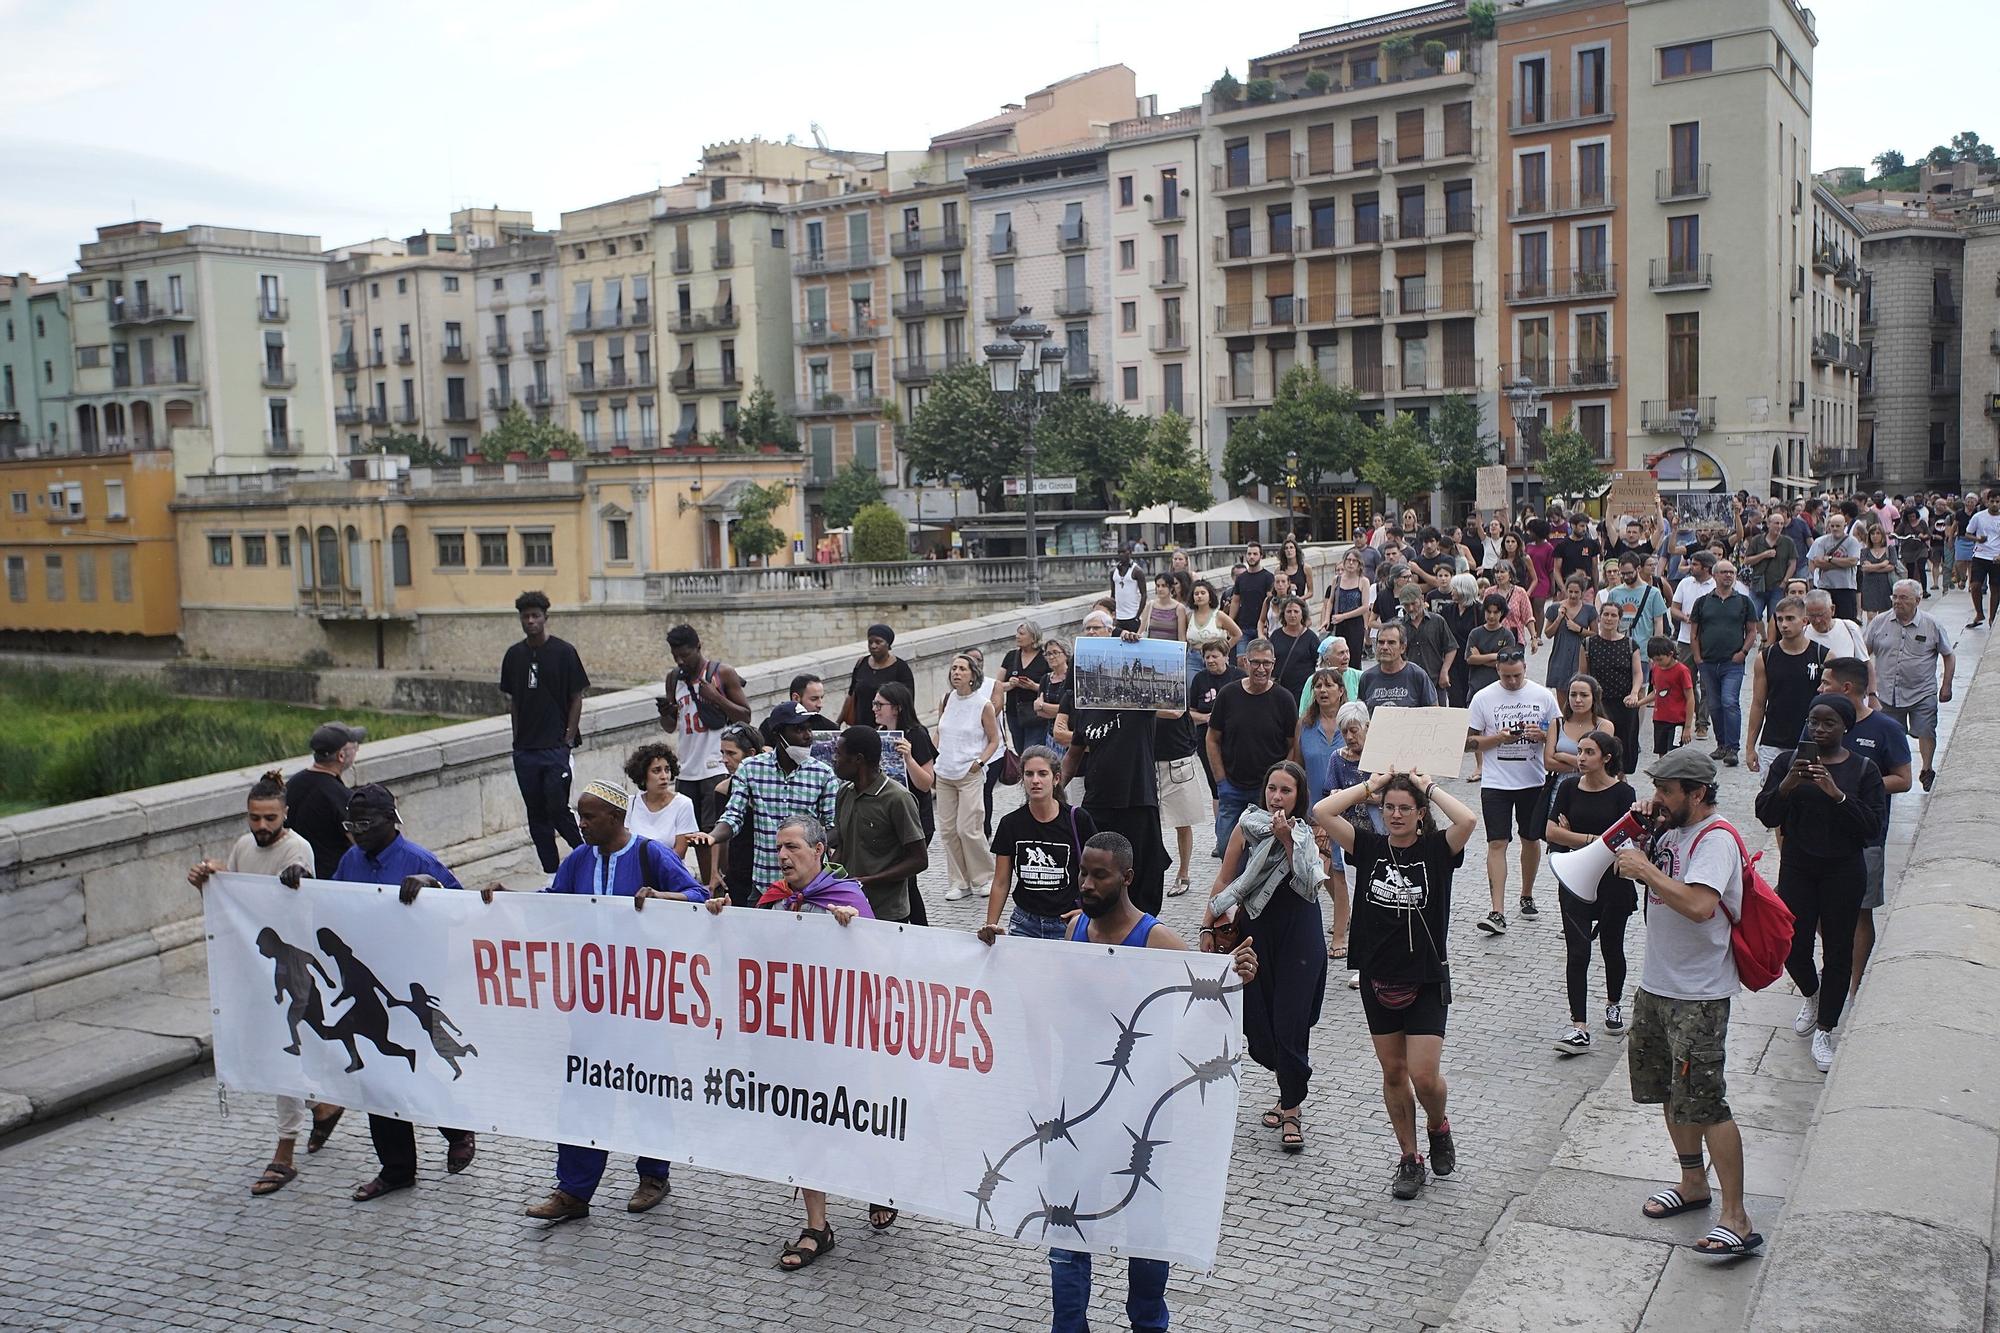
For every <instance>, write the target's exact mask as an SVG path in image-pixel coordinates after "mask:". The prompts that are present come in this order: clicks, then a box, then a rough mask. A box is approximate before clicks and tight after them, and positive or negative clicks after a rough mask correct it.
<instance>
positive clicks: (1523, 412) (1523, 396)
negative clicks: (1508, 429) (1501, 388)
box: [1506, 375, 1542, 468]
mask: <svg viewBox="0 0 2000 1333" xmlns="http://www.w3.org/2000/svg"><path fill="white" fill-rule="evenodd" d="M1506 394H1507V408H1508V410H1509V411H1510V412H1512V413H1513V416H1514V443H1515V445H1516V447H1518V448H1519V449H1520V451H1521V466H1522V467H1523V468H1526V467H1527V465H1528V450H1529V448H1530V447H1531V442H1532V439H1533V437H1534V436H1535V435H1536V434H1538V433H1539V432H1540V430H1541V425H1542V417H1541V413H1540V411H1539V410H1538V409H1539V408H1540V406H1541V400H1542V395H1541V391H1540V390H1539V389H1538V388H1536V387H1535V382H1534V381H1533V380H1531V379H1529V378H1528V377H1527V376H1526V375H1522V376H1521V377H1520V378H1518V379H1516V380H1515V381H1514V382H1513V383H1512V384H1509V385H1508V386H1507V389H1506Z"/></svg>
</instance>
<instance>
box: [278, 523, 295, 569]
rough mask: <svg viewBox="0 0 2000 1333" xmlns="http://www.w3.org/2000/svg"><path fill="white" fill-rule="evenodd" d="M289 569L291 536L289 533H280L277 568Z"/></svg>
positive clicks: (290, 563)
mask: <svg viewBox="0 0 2000 1333" xmlns="http://www.w3.org/2000/svg"><path fill="white" fill-rule="evenodd" d="M291 567H292V534H290V533H289V532H281V533H279V534H278V568H280V569H290V568H291Z"/></svg>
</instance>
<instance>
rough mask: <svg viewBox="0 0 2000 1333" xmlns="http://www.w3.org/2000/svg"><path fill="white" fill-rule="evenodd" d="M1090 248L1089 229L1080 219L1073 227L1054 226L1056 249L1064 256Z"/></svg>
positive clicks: (1059, 224)
mask: <svg viewBox="0 0 2000 1333" xmlns="http://www.w3.org/2000/svg"><path fill="white" fill-rule="evenodd" d="M1089 248H1090V227H1089V224H1087V223H1085V222H1084V221H1082V220H1081V219H1079V220H1078V221H1077V224H1076V225H1075V226H1074V227H1070V226H1065V225H1064V224H1062V223H1060V222H1058V223H1057V224H1056V249H1058V250H1060V251H1062V252H1063V253H1065V254H1071V253H1074V252H1075V251H1078V250H1087V249H1089Z"/></svg>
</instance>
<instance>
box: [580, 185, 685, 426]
mask: <svg viewBox="0 0 2000 1333" xmlns="http://www.w3.org/2000/svg"><path fill="white" fill-rule="evenodd" d="M664 199H665V192H664V191H652V192H648V193H646V194H638V195H630V196H628V197H626V198H623V199H613V200H610V201H609V202H606V203H602V204H595V205H592V206H591V207H589V208H580V209H577V210H575V211H574V212H569V213H564V214H563V215H562V225H561V226H560V227H559V228H558V229H557V231H556V236H555V243H556V251H557V254H558V256H559V258H560V267H559V270H558V274H559V278H560V286H561V295H562V305H561V308H560V323H561V325H562V328H563V361H562V362H561V363H559V364H562V365H563V373H564V379H563V384H564V393H565V395H566V397H567V399H568V403H569V427H570V429H571V430H573V431H575V432H576V433H577V434H578V435H580V436H581V437H582V438H583V445H584V448H585V449H586V450H590V451H593V452H609V451H611V450H614V449H617V450H630V449H656V448H658V447H659V444H660V434H661V428H660V419H661V415H662V412H663V398H662V389H661V371H660V340H659V339H660V330H659V321H658V318H657V315H656V312H655V310H654V305H653V283H654V279H655V277H656V274H655V272H654V264H653V258H654V245H655V242H656V240H657V239H658V238H657V237H656V236H655V235H654V230H653V215H654V213H655V211H656V210H657V209H658V208H659V207H660V206H661V205H662V204H663V203H664Z"/></svg>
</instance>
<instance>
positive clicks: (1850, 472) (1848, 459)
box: [1812, 447, 1864, 477]
mask: <svg viewBox="0 0 2000 1333" xmlns="http://www.w3.org/2000/svg"><path fill="white" fill-rule="evenodd" d="M1863 461H1864V460H1863V459H1862V456H1861V451H1860V450H1859V449H1856V448H1846V449H1834V448H1825V447H1823V448H1819V449H1815V450H1813V452H1812V463H1813V471H1814V472H1816V473H1818V474H1819V475H1821V476H1827V477H1855V476H1859V475H1861V471H1862V464H1863Z"/></svg>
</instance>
